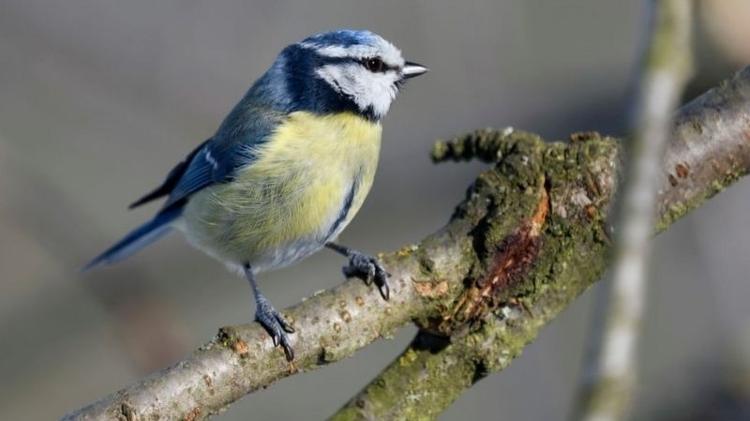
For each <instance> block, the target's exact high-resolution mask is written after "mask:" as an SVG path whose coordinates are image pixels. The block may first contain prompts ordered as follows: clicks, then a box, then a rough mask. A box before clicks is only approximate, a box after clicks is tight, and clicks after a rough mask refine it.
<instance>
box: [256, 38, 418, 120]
mask: <svg viewBox="0 0 750 421" xmlns="http://www.w3.org/2000/svg"><path fill="white" fill-rule="evenodd" d="M425 72H427V68H426V67H424V66H422V65H419V64H416V63H412V62H408V61H405V60H404V58H403V57H402V56H401V51H400V50H399V49H398V48H396V47H395V46H394V45H393V44H391V43H390V42H388V41H386V40H385V39H383V38H382V37H381V36H379V35H377V34H375V33H372V32H370V31H361V30H339V31H333V32H325V33H321V34H317V35H313V36H311V37H309V38H306V39H304V40H303V41H301V42H298V43H296V44H292V45H290V46H288V47H287V48H285V49H284V50H283V51H282V52H281V54H279V57H278V58H277V59H276V62H275V63H274V65H273V66H272V67H271V69H270V70H269V72H268V73H267V74H266V75H265V76H264V78H262V79H261V80H259V83H266V84H269V83H273V84H274V85H275V88H274V89H273V90H272V91H270V92H267V93H269V94H272V95H273V96H274V97H276V98H277V99H279V98H280V97H283V98H284V102H285V103H286V104H285V108H286V109H287V110H289V111H296V110H301V111H311V112H316V113H320V114H325V113H331V112H341V111H351V112H355V113H358V114H361V115H364V116H366V117H367V118H369V119H371V120H380V119H381V118H382V117H384V116H385V114H386V113H387V112H388V109H389V108H390V105H391V102H392V101H393V100H394V99H395V98H396V94H398V91H399V89H400V88H401V87H402V85H403V84H404V82H405V81H406V80H407V79H409V78H412V77H415V76H419V75H421V74H424V73H425ZM264 79H265V80H264Z"/></svg>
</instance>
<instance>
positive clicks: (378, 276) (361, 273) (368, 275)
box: [343, 250, 391, 301]
mask: <svg viewBox="0 0 750 421" xmlns="http://www.w3.org/2000/svg"><path fill="white" fill-rule="evenodd" d="M347 255H348V257H349V264H348V265H347V266H344V268H343V272H344V276H346V277H347V278H351V277H357V278H360V279H362V280H363V281H365V284H367V285H370V284H372V283H375V286H377V287H378V290H379V291H380V295H381V296H382V297H383V299H385V300H386V301H387V300H388V298H389V297H390V295H391V290H390V288H389V287H388V277H389V276H391V274H390V273H388V272H386V270H385V269H384V268H383V265H381V264H380V262H378V259H376V258H375V257H373V256H370V255H368V254H364V253H361V252H359V251H356V250H348V253H347Z"/></svg>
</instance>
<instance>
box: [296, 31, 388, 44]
mask: <svg viewBox="0 0 750 421" xmlns="http://www.w3.org/2000/svg"><path fill="white" fill-rule="evenodd" d="M378 38H379V37H378V35H375V34H374V33H373V32H370V31H367V30H357V29H340V30H338V31H332V32H323V33H320V34H315V35H312V36H309V37H307V38H305V39H304V40H303V41H302V43H306V44H314V45H318V46H328V45H340V46H342V47H349V46H351V45H362V44H364V45H372V44H374V43H375V41H376V40H377V39H378Z"/></svg>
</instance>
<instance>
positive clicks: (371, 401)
mask: <svg viewBox="0 0 750 421" xmlns="http://www.w3.org/2000/svg"><path fill="white" fill-rule="evenodd" d="M571 139H572V141H570V142H568V143H561V142H556V143H546V142H544V141H543V140H542V139H541V138H540V137H539V136H537V135H534V134H530V133H526V132H521V131H509V130H505V131H494V130H482V131H478V132H474V133H471V134H469V135H466V136H463V137H460V138H457V139H454V140H452V141H450V142H441V143H438V144H437V145H436V147H435V150H434V152H433V157H434V158H435V159H436V160H445V159H461V160H465V159H471V158H472V157H476V158H480V159H482V160H484V161H488V162H490V163H491V164H492V167H491V168H490V169H488V170H487V171H485V172H483V173H482V174H481V175H480V176H479V177H478V178H477V181H476V182H475V183H474V184H473V185H472V186H471V187H470V189H469V191H468V192H467V196H466V199H465V201H464V202H463V203H461V204H460V205H459V206H458V208H457V210H456V212H455V213H454V216H453V221H452V222H451V224H458V225H461V224H463V223H464V222H466V223H468V224H470V225H471V226H473V227H474V228H473V229H472V230H471V231H470V236H471V237H472V242H471V243H472V244H473V247H474V256H473V258H472V259H471V260H472V261H473V263H474V264H473V266H472V268H471V269H470V271H469V273H468V277H467V279H466V281H465V284H466V289H465V290H464V292H463V293H461V294H459V295H458V296H457V297H456V298H455V299H454V300H453V302H452V303H450V304H449V305H448V306H446V307H445V308H444V309H443V311H442V313H441V314H437V315H434V316H432V317H431V318H429V319H428V320H427V321H426V322H424V321H418V322H419V323H420V327H421V328H422V330H421V332H420V334H419V335H418V336H417V338H416V339H415V340H414V342H413V343H412V344H411V345H410V347H409V348H408V349H407V350H406V351H405V352H404V353H403V354H402V355H401V356H400V357H399V358H398V359H397V360H396V361H394V362H393V363H392V364H391V366H390V367H388V368H387V369H386V370H385V371H384V372H383V373H382V374H381V375H380V376H379V377H378V379H376V380H375V381H373V382H372V383H371V384H370V385H369V386H368V387H367V388H366V389H365V390H363V391H362V392H361V393H360V394H359V395H358V396H356V397H355V398H354V399H352V401H350V402H349V404H347V405H346V406H345V407H344V408H343V409H342V410H341V411H340V412H339V413H338V414H337V415H336V416H334V419H341V420H344V419H390V418H393V417H396V416H398V417H404V418H406V419H433V418H434V417H435V416H437V414H439V413H440V412H442V411H443V410H444V409H445V408H446V407H447V406H448V405H450V404H451V403H452V402H453V400H455V399H456V398H457V397H458V396H459V395H460V394H461V393H462V392H463V390H465V388H467V387H469V386H470V385H471V384H473V383H474V382H476V381H477V380H479V379H481V378H483V377H484V376H485V375H486V374H487V373H489V372H493V371H498V370H501V369H503V368H505V367H506V366H507V365H508V364H509V363H510V361H511V360H512V359H513V358H515V357H516V356H518V355H519V354H520V353H521V351H522V349H523V348H524V346H526V345H527V344H528V343H529V342H530V341H531V340H533V338H534V337H536V334H537V331H538V330H539V329H540V328H541V327H542V326H543V325H544V324H545V323H546V322H548V321H549V320H550V319H551V318H552V317H554V316H555V315H556V314H557V313H559V312H560V311H561V310H562V309H563V308H564V307H565V306H566V305H567V304H568V303H569V302H570V301H571V300H573V299H574V298H575V297H576V296H577V295H579V294H580V293H581V292H583V291H584V290H585V289H586V288H587V287H588V286H590V285H591V284H592V283H593V282H594V281H596V279H598V277H599V276H600V275H601V272H602V271H603V270H604V267H605V264H606V257H607V251H608V249H609V243H608V236H607V234H606V230H607V227H606V215H607V213H608V211H609V204H610V202H611V199H612V195H613V192H614V185H615V183H614V180H615V179H616V178H617V175H616V171H617V166H616V165H615V164H614V163H615V162H617V154H618V152H619V147H618V143H617V141H616V140H615V139H612V138H607V137H602V136H599V135H598V134H596V133H588V134H586V135H585V136H583V135H581V134H576V135H573V136H571ZM464 219H465V221H462V220H464ZM493 282H495V283H496V285H495V286H494V287H492V286H491V284H492V283H493ZM459 313H460V314H459ZM414 401H418V402H419V405H413V403H414Z"/></svg>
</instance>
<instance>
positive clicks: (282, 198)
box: [87, 30, 427, 359]
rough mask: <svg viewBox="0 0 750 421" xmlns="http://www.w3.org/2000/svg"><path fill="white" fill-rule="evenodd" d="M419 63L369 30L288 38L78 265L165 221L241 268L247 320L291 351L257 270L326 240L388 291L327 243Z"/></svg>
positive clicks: (370, 167) (157, 233)
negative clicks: (123, 223) (222, 115)
mask: <svg viewBox="0 0 750 421" xmlns="http://www.w3.org/2000/svg"><path fill="white" fill-rule="evenodd" d="M426 71H427V69H426V68H425V67H423V66H421V65H418V64H415V63H410V62H406V61H404V60H403V58H402V57H401V53H400V51H399V50H398V49H397V48H396V47H394V46H393V45H392V44H390V43H389V42H387V41H385V40H384V39H383V38H381V37H380V36H378V35H376V34H374V33H372V32H369V31H353V30H342V31H334V32H328V33H323V34H319V35H314V36H312V37H309V38H307V39H305V40H303V41H301V42H299V43H296V44H292V45H290V46H288V47H286V48H285V49H284V50H283V51H282V52H281V53H280V54H279V56H278V57H277V59H276V61H275V62H274V64H273V65H272V66H271V68H270V69H269V70H268V71H267V72H266V73H265V74H264V75H263V76H262V77H261V78H260V79H258V80H257V81H256V82H255V83H254V84H253V86H252V87H251V88H250V89H249V90H248V92H247V93H246V94H245V96H244V97H243V98H242V100H241V101H240V102H239V103H238V104H237V105H236V106H235V107H234V109H233V110H232V111H231V112H230V114H229V115H228V116H227V118H226V119H225V120H224V122H223V123H222V124H221V126H220V127H219V129H218V130H217V132H216V134H214V136H213V137H211V138H210V139H208V140H207V141H205V142H204V143H203V144H201V145H199V146H198V147H197V148H196V149H195V150H194V151H193V152H191V153H190V154H189V155H188V157H187V158H186V159H185V160H184V161H183V162H181V163H180V164H178V165H177V166H176V167H175V168H174V169H173V170H172V171H171V172H170V173H169V175H168V176H167V179H166V180H165V181H164V183H163V184H162V185H161V186H160V187H158V188H157V189H155V190H154V191H152V192H150V193H149V194H147V195H145V196H144V197H143V198H141V199H139V200H138V201H136V202H135V203H133V205H131V207H135V206H139V205H141V204H143V203H146V202H149V201H151V200H154V199H158V198H160V197H164V196H166V197H167V199H166V202H165V204H164V205H163V207H162V209H161V211H159V212H158V213H157V215H156V216H155V217H154V218H153V219H152V220H151V221H149V222H147V223H146V224H144V225H142V226H141V227H139V228H137V229H135V230H134V231H133V232H131V233H130V234H128V235H127V236H126V237H125V238H123V239H122V240H121V241H120V242H119V243H117V244H115V245H114V246H112V247H111V248H110V249H109V250H107V251H105V252H104V253H102V254H101V255H100V256H98V257H96V258H95V259H94V260H93V261H92V262H91V263H89V265H88V266H87V268H91V267H94V266H98V265H100V264H109V263H114V262H117V261H119V260H122V259H124V258H126V257H128V256H130V255H131V254H133V253H134V252H136V251H138V250H139V249H141V248H143V247H145V246H146V245H148V244H150V243H152V242H153V241H155V240H157V239H158V238H160V237H161V236H162V235H164V234H166V233H167V232H169V231H170V230H172V229H173V228H176V229H179V230H181V231H183V232H184V233H185V235H186V237H187V238H188V240H189V241H190V243H191V244H193V245H195V246H196V247H198V248H200V249H201V250H203V251H205V252H206V253H208V254H209V255H211V256H213V257H215V258H217V259H219V260H221V261H222V262H224V263H226V264H227V265H228V266H230V267H232V268H235V269H237V270H239V271H241V272H243V273H244V274H245V275H246V277H247V278H248V280H249V281H250V282H251V284H252V286H253V290H254V292H255V297H256V304H257V308H256V320H257V321H258V322H260V323H261V325H263V327H264V328H265V329H266V330H267V331H268V332H269V334H270V335H271V336H272V338H273V340H274V344H276V345H278V344H281V345H282V346H283V348H284V351H285V353H286V356H287V358H288V359H291V358H293V353H292V349H291V345H290V341H289V338H288V336H287V335H286V333H285V331H286V332H292V331H293V329H292V328H291V326H289V325H288V324H287V323H286V322H285V321H284V319H283V318H282V317H281V315H280V314H279V313H278V312H277V311H276V310H275V309H274V308H273V306H271V304H270V302H268V301H267V300H266V299H265V297H263V295H262V294H261V293H260V292H259V290H258V288H257V285H256V283H255V276H256V275H257V274H258V273H259V272H262V271H265V270H269V269H274V268H279V267H282V266H286V265H289V264H291V263H294V262H296V261H298V260H300V259H303V258H305V257H307V256H309V255H310V254H312V253H314V252H316V251H318V250H319V249H321V248H323V247H325V246H327V247H329V248H331V249H333V250H335V251H337V252H339V253H341V254H344V255H345V256H347V257H348V258H349V265H348V266H347V267H345V273H346V274H347V275H358V276H362V277H364V278H366V280H372V281H374V282H375V283H376V285H377V286H378V287H379V288H380V291H381V294H382V295H383V296H384V298H386V299H387V298H388V286H387V273H386V272H385V270H384V269H383V268H382V266H380V265H379V264H378V262H377V261H376V260H375V259H374V258H372V257H370V256H368V255H365V254H362V253H360V252H357V251H354V250H352V249H349V248H347V247H344V246H340V245H338V244H335V243H332V241H333V240H335V239H336V237H337V236H338V234H339V233H340V232H341V231H342V230H343V229H344V228H345V227H346V226H347V224H348V223H349V222H350V221H351V219H352V218H353V217H354V215H355V214H356V213H357V211H358V210H359V208H360V207H361V206H362V204H363V202H364V200H365V197H366V196H367V194H368V192H369V190H370V187H371V186H372V182H373V178H374V176H375V170H376V167H377V162H378V156H379V152H380V139H381V132H382V129H381V125H380V120H381V119H382V117H384V116H385V114H386V112H387V111H388V108H389V106H390V104H391V101H392V100H393V99H394V98H395V96H396V94H397V92H398V90H399V88H400V86H401V85H402V84H403V83H404V81H405V80H406V79H408V78H410V77H413V76H417V75H420V74H422V73H424V72H426Z"/></svg>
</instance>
